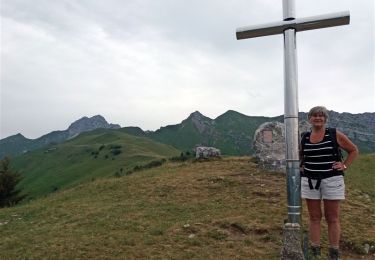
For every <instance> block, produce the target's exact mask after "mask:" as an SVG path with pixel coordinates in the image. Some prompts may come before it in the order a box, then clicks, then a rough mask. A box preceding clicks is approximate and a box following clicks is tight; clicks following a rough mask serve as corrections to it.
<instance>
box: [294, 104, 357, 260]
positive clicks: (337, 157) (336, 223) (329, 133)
mask: <svg viewBox="0 0 375 260" xmlns="http://www.w3.org/2000/svg"><path fill="white" fill-rule="evenodd" d="M308 120H309V123H310V124H311V126H312V127H311V132H307V133H305V134H303V136H302V140H301V158H302V161H303V164H302V172H301V195H302V198H304V199H306V204H307V208H308V211H309V232H310V241H311V253H312V254H313V255H314V256H315V257H317V256H320V230H321V223H320V222H321V218H322V209H321V200H322V199H323V203H324V216H325V219H326V221H327V224H328V239H329V244H330V249H329V259H338V257H339V250H338V249H339V240H340V231H341V230H340V219H339V217H340V201H341V200H344V199H345V183H344V171H345V170H346V169H347V168H348V166H349V165H350V164H351V163H352V162H353V160H354V158H355V157H356V156H357V154H358V149H357V147H356V145H355V144H353V143H352V142H351V141H350V140H349V138H348V137H347V136H346V135H344V134H343V133H341V132H340V131H336V129H334V128H326V123H327V120H328V112H327V109H326V108H325V107H323V106H317V107H313V108H312V109H311V110H310V112H309V114H308ZM340 148H342V149H344V150H345V151H346V152H347V153H348V156H347V157H346V159H345V161H344V162H342V158H341V157H342V156H341V152H340Z"/></svg>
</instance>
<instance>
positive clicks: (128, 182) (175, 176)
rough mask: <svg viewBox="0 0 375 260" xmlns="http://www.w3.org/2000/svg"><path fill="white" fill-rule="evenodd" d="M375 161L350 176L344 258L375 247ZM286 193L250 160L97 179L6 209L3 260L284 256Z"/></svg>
mask: <svg viewBox="0 0 375 260" xmlns="http://www.w3.org/2000/svg"><path fill="white" fill-rule="evenodd" d="M374 163H375V155H374V154H372V155H366V156H362V157H361V158H360V159H359V160H358V161H357V162H356V165H354V166H353V167H352V168H351V169H350V171H349V172H348V174H347V180H348V181H347V189H348V191H349V192H348V193H349V194H348V199H347V201H345V202H344V203H343V205H342V211H343V214H342V227H343V228H342V229H343V234H342V242H341V244H342V247H343V248H344V257H345V258H344V259H359V258H361V257H362V255H361V254H362V253H361V252H362V248H363V245H364V244H366V243H368V244H369V245H370V246H374V245H375V230H374V229H372V226H373V223H374V219H375V207H374V206H375V197H374V194H373V187H374V185H375V177H374V175H370V174H369V173H370V172H369V171H370V170H369V169H374V168H375V165H374ZM362 167H363V168H364V169H367V172H368V175H367V176H366V175H365V174H367V173H364V175H363V176H361V174H362V173H363V172H365V171H366V170H365V171H363V169H362ZM108 174H112V173H108ZM360 176H361V177H360ZM362 177H364V178H363V179H361V178H362ZM363 181H364V182H366V183H367V184H368V185H362V183H363ZM285 190H286V189H285V178H284V175H283V174H275V173H269V172H264V171H261V170H259V169H258V168H257V166H256V165H255V164H254V163H252V162H251V158H249V157H238V158H236V157H231V158H224V159H222V160H214V161H206V162H191V161H190V162H185V163H170V162H169V163H166V164H164V165H163V166H161V167H157V168H152V169H149V170H145V171H139V172H135V173H133V174H131V175H127V176H123V177H121V178H115V177H113V178H105V179H96V180H93V181H89V182H87V183H85V184H81V185H78V186H75V187H72V188H70V189H67V190H63V191H58V192H56V193H53V194H52V195H50V196H48V197H45V198H41V199H37V200H34V201H32V202H29V203H27V204H24V205H19V206H16V207H14V208H5V209H0V223H1V224H0V235H1V237H2V240H1V243H0V259H19V258H20V259H23V258H27V259H42V258H46V259H150V258H151V259H278V256H279V253H280V249H281V246H282V245H281V239H282V226H283V219H284V218H285V216H286V194H285V193H286V192H285ZM306 219H307V218H306V211H305V209H304V217H303V222H306ZM324 232H326V231H325V230H324ZM326 243H327V238H326V237H324V239H323V244H324V245H326ZM371 250H372V254H373V253H375V252H374V249H373V248H372V249H371ZM324 253H325V252H324ZM370 256H371V255H367V256H366V255H365V256H364V257H365V258H364V259H366V257H367V259H371V258H370Z"/></svg>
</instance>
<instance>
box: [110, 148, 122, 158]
mask: <svg viewBox="0 0 375 260" xmlns="http://www.w3.org/2000/svg"><path fill="white" fill-rule="evenodd" d="M111 153H112V154H113V155H114V156H116V155H119V154H120V153H122V151H121V150H120V149H119V148H116V149H112V150H111Z"/></svg>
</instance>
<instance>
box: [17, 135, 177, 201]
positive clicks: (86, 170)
mask: <svg viewBox="0 0 375 260" xmlns="http://www.w3.org/2000/svg"><path fill="white" fill-rule="evenodd" d="M179 154H180V151H178V150H177V149H175V148H173V147H171V146H169V145H165V144H161V143H158V142H156V141H152V140H151V139H149V138H145V137H137V136H133V135H129V134H127V133H125V132H122V131H121V130H108V129H107V130H104V129H98V130H95V131H91V132H88V133H83V134H81V135H79V136H78V137H76V138H74V139H72V140H70V141H67V142H64V143H61V144H55V145H53V144H52V145H49V146H48V147H45V148H41V149H39V150H36V151H33V152H30V153H27V154H24V155H22V156H19V157H15V158H14V159H13V160H12V162H11V163H12V165H13V166H14V168H15V169H17V170H19V171H20V173H22V174H23V176H24V179H23V181H22V182H21V183H20V188H21V189H23V191H24V192H25V193H27V195H28V196H29V197H31V198H38V197H40V196H43V195H47V194H49V193H51V192H55V191H57V190H61V189H64V188H67V187H72V186H74V185H77V184H80V183H84V182H87V181H92V180H93V179H95V178H102V177H112V176H114V175H116V176H120V175H124V174H126V172H128V171H129V170H131V169H133V168H134V167H135V166H137V165H143V164H145V163H148V162H150V161H152V160H158V159H161V158H165V157H171V156H176V155H179Z"/></svg>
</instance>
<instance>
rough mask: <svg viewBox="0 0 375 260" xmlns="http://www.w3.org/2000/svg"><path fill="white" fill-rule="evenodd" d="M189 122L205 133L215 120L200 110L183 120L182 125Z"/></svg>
mask: <svg viewBox="0 0 375 260" xmlns="http://www.w3.org/2000/svg"><path fill="white" fill-rule="evenodd" d="M189 122H191V123H192V124H193V126H194V127H195V128H196V129H197V130H198V132H199V133H203V132H206V131H207V130H209V129H210V126H211V125H212V122H213V120H212V119H211V118H208V117H205V116H204V115H202V114H201V113H200V112H199V111H195V112H194V113H191V114H190V116H189V117H188V118H187V119H185V120H184V121H182V126H184V125H186V124H187V123H189Z"/></svg>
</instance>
